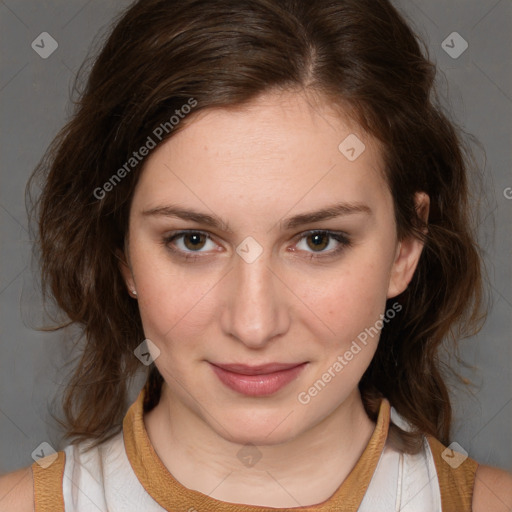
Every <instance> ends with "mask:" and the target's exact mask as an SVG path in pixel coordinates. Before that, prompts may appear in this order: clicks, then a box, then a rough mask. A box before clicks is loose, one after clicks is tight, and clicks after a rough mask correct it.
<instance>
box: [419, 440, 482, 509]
mask: <svg viewBox="0 0 512 512" xmlns="http://www.w3.org/2000/svg"><path fill="white" fill-rule="evenodd" d="M426 438H427V441H428V443H429V446H430V450H431V451H432V455H433V457H434V463H435V466H436V471H437V476H438V479H439V487H440V491H441V503H442V506H443V512H471V510H472V501H473V488H474V485H475V475H476V470H477V468H478V463H477V462H476V461H474V460H473V459H471V458H469V457H467V455H466V454H461V453H459V452H457V451H454V450H452V449H450V448H446V446H444V445H443V444H442V443H441V442H440V441H438V440H437V439H436V438H434V437H432V436H426Z"/></svg>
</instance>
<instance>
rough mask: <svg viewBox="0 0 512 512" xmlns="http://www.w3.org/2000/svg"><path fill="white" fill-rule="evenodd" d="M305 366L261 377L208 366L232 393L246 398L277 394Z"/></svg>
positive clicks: (304, 364)
mask: <svg viewBox="0 0 512 512" xmlns="http://www.w3.org/2000/svg"><path fill="white" fill-rule="evenodd" d="M306 364H307V363H303V364H301V365H299V366H294V367H293V368H290V369H289V370H281V371H279V372H274V373H266V374H261V375H242V374H240V373H234V372H228V371H227V370H224V369H223V368H219V367H218V366H215V365H213V364H212V365H210V366H211V367H212V369H213V371H214V372H215V374H216V375H217V377H218V378H219V379H220V381H221V382H222V383H223V384H225V385H226V386H227V387H228V388H231V389H232V390H233V391H237V392H238V393H242V394H243V395H247V396H268V395H272V394H274V393H277V391H279V390H280V389H282V388H284V387H285V386H286V385H287V384H289V383H290V382H291V381H292V380H294V379H296V378H297V377H298V375H299V374H300V372H301V371H302V370H303V369H304V367H305V366H306Z"/></svg>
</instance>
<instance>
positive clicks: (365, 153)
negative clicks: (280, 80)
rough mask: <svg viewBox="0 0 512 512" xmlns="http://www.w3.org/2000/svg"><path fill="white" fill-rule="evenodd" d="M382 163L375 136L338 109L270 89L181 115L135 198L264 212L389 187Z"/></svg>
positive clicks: (359, 198) (154, 202)
mask: <svg viewBox="0 0 512 512" xmlns="http://www.w3.org/2000/svg"><path fill="white" fill-rule="evenodd" d="M354 157H355V158H354ZM382 165H383V164H382V157H381V151H380V147H379V145H378V143H377V141H376V140H375V139H374V138H372V137H371V136H369V135H368V134H366V133H364V132H362V130H361V129H360V127H359V126H357V124H356V123H355V122H354V121H352V120H350V119H349V117H348V116H346V115H343V112H340V110H339V109H336V110H335V109H333V108H330V107H329V105H327V104H326V103H321V102H318V101H315V100H314V99H313V98H311V97H306V96H305V95H303V94H299V93H276V94H268V95H264V96H261V97H260V98H258V99H257V100H255V101H253V102H251V103H250V104H248V105H245V106H243V107H238V108H215V109H207V110H203V111H201V112H198V113H195V114H193V115H191V116H190V118H189V119H185V121H184V125H183V126H182V127H181V129H180V131H178V132H177V133H176V134H175V135H174V136H172V137H171V138H170V139H168V140H167V141H165V142H164V143H162V144H161V145H160V146H158V147H157V148H156V149H155V150H153V152H152V153H151V154H150V155H149V157H148V159H147V160H146V162H145V164H144V168H143V172H142V176H141V177H140V180H139V183H138V186H137V189H136V193H135V196H136V197H135V198H134V202H135V201H137V202H139V200H140V201H142V202H143V203H144V207H148V206H156V205H157V204H158V203H161V204H164V203H165V202H167V201H168V200H169V199H170V198H172V199H173V200H176V198H177V197H178V198H186V200H188V199H190V200H192V201H193V202H194V203H196V204H197V203H198V201H201V202H203V203H205V204H208V202H210V201H213V200H214V201H215V202H220V204H223V205H226V206H227V205H230V204H233V205H237V206H240V205H242V204H245V205H246V206H247V208H249V207H251V208H253V209H254V210H255V211H256V210H258V212H259V213H264V212H268V211H269V209H273V208H277V209H278V210H279V211H282V210H283V209H288V210H289V209H290V208H292V207H293V205H294V204H295V203H297V201H306V200H307V202H308V205H309V206H312V207H315V206H317V205H318V204H322V203H325V202H332V201H333V200H343V199H345V200H347V201H353V202H355V201H362V200H364V199H365V198H367V197H368V196H372V194H373V195H376V194H377V195H378V194H379V193H382V189H383V188H386V186H385V185H386V184H385V181H384V178H383V172H382ZM379 191H380V192H379ZM374 199H375V200H376V199H377V198H376V197H375V198H374ZM148 203H151V204H148Z"/></svg>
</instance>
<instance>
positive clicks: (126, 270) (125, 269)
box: [116, 249, 137, 297]
mask: <svg viewBox="0 0 512 512" xmlns="http://www.w3.org/2000/svg"><path fill="white" fill-rule="evenodd" d="M116 255H117V259H118V262H119V270H120V272H121V275H122V276H123V278H124V282H125V284H126V287H127V289H128V293H130V295H132V296H133V297H135V296H136V295H137V292H136V290H135V282H134V279H133V273H132V270H131V268H130V266H129V264H128V262H127V258H126V256H125V253H124V252H123V251H121V250H120V249H117V251H116Z"/></svg>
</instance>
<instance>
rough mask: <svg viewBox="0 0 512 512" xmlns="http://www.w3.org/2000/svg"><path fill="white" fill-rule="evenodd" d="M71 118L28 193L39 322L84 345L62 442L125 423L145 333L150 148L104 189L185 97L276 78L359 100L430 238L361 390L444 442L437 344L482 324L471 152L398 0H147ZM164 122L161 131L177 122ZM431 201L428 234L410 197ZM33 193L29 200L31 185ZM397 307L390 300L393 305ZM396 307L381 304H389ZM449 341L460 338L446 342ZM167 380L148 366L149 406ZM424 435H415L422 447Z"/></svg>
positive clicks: (414, 219) (406, 204)
mask: <svg viewBox="0 0 512 512" xmlns="http://www.w3.org/2000/svg"><path fill="white" fill-rule="evenodd" d="M90 60H91V61H92V66H91V68H90V70H87V71H84V67H82V68H81V69H80V74H79V76H78V78H77V82H76V83H75V89H76V90H77V91H78V89H79V85H78V84H79V80H80V77H81V76H82V74H83V72H86V73H87V79H86V80H85V82H84V83H85V87H83V90H81V91H78V98H77V99H76V100H74V111H73V114H72V116H71V117H70V120H69V121H68V122H67V124H66V125H65V126H64V127H63V128H62V129H61V131H60V132H59V133H58V134H57V136H56V137H55V139H54V140H53V142H52V144H51V145H50V146H49V148H48V150H47V152H46V153H45V155H44V156H43V158H42V159H41V161H40V162H39V164H38V165H37V167H36V168H35V170H34V172H33V174H32V176H31V178H30V180H29V183H28V185H27V189H30V188H31V183H32V182H33V181H35V180H36V179H38V180H39V181H40V183H41V188H42V189H41V191H40V194H39V196H38V198H37V200H36V201H33V200H32V199H31V208H30V217H31V219H35V224H36V225H35V227H34V228H33V230H34V232H35V233H36V236H35V238H36V242H37V245H36V254H37V257H38V264H39V265H40V268H41V277H42V280H41V284H42V293H43V298H44V301H45V304H48V301H52V302H53V305H54V306H57V308H58V309H59V310H60V311H62V312H63V313H64V314H65V320H64V321H61V322H55V324H54V325H53V326H50V327H47V328H46V329H47V330H57V329H62V328H63V327H66V326H69V325H77V326H79V327H80V330H81V333H82V337H83V339H84V344H83V347H82V349H81V351H80V356H79V360H78V362H77V363H76V364H75V366H74V369H73V373H72V375H71V378H70V379H69V382H67V384H66V389H65V394H64V397H63V411H64V414H65V419H57V421H58V422H59V423H60V424H61V425H62V426H63V427H64V429H65V434H64V436H65V438H67V439H70V440H71V442H73V443H76V442H79V441H83V440H86V439H91V440H92V441H93V443H92V444H91V447H92V446H96V445H97V444H99V443H101V442H103V441H106V440H107V439H109V438H111V437H112V436H113V435H115V434H116V433H118V432H119V431H120V430H121V428H122V419H123V416H124V414H125V413H126V408H127V405H128V404H127V397H128V390H129V386H128V384H129V380H130V378H131V377H133V376H134V375H135V374H136V372H137V371H138V370H140V368H141V365H140V362H139V360H138V359H137V358H136V357H134V353H133V352H134V349H135V348H136V347H137V346H138V345H139V344H140V342H141V340H143V339H144V332H143V327H142V323H141V319H140V315H139V311H138V307H137V302H136V301H135V300H134V299H132V298H130V296H129V295H128V294H127V292H126V285H125V282H124V280H123V278H122V275H121V272H120V270H119V258H118V256H117V254H118V250H122V249H123V246H124V240H125V235H126V234H127V228H128V214H129V209H130V204H131V198H132V196H133V192H134V189H135V186H136V184H137V180H138V177H139V175H140V172H141V169H142V167H143V163H144V159H143V158H142V159H141V161H140V162H138V163H137V164H136V165H134V166H133V169H130V172H126V173H124V174H123V179H122V180H119V182H118V183H116V184H115V186H113V187H112V189H111V190H110V191H109V193H108V194H103V196H104V197H101V198H98V197H97V196H98V193H96V194H95V193H94V191H95V190H96V191H97V190H98V188H101V187H103V186H104V184H106V183H107V182H109V180H110V179H111V178H112V176H113V174H114V173H115V171H116V170H118V169H120V168H122V166H123V165H124V164H125V163H126V162H127V161H129V159H130V158H131V157H132V156H133V152H134V151H136V150H137V149H138V148H140V147H141V146H143V145H144V143H145V142H146V141H147V137H148V135H150V134H151V133H153V130H154V129H155V127H157V126H160V125H162V123H166V122H168V121H169V119H170V117H171V116H172V115H173V114H174V113H176V111H177V110H179V109H180V108H181V107H182V106H183V105H184V104H186V103H187V102H188V101H189V100H190V98H194V100H195V101H196V102H197V103H196V106H195V107H194V112H193V113H192V114H190V117H189V118H188V119H190V120H192V119H193V114H194V113H196V112H199V111H201V110H204V109H209V108H214V107H219V108H228V107H232V106H239V105H244V104H247V103H248V102H250V101H251V100H252V99H254V98H256V97H257V96H259V95H261V94H264V93H265V92H268V91H271V90H309V91H314V92H315V93H318V94H319V95H320V96H321V97H323V98H325V99H327V101H328V102H329V103H330V104H332V105H338V106H340V107H342V108H343V109H344V110H345V111H347V109H348V111H349V114H350V116H351V118H353V119H354V120H355V121H356V122H357V123H358V124H359V126H361V128H362V129H364V130H365V131H366V132H367V133H369V134H370V135H372V136H374V137H376V138H377V139H378V140H379V141H380V143H381V145H382V148H383V156H384V162H385V176H386V180H387V182H388V184H389V188H390V190H391V193H392V196H393V202H394V213H395V218H396V224H397V234H398V238H399V239H403V238H404V237H406V236H411V235H412V236H416V237H417V238H419V239H421V240H422V241H423V242H424V249H423V252H422V255H421V258H420V260H419V263H418V267H417V269H416V272H415V274H414V276H413V279H412V281H411V283H410V284H409V287H408V288H407V289H406V290H405V291H404V292H403V293H402V294H400V295H399V296H398V297H395V298H393V299H390V300H393V301H398V302H399V303H400V304H401V305H402V311H401V313H400V315H399V316H400V319H399V320H395V321H393V322H390V323H389V324H388V325H386V326H385V327H384V329H383V330H382V333H381V337H380V342H379V345H378V348H377V351H376V354H375V356H374V358H373V360H372V362H371V364H370V366H369V368H368V369H367V371H366V372H365V373H364V375H363V377H362V379H361V381H360V383H359V388H360V391H361V395H362V399H363V403H364V405H365V408H366V411H367V413H368V415H369V416H370V417H371V418H372V419H375V418H376V416H377V413H378V404H379V402H380V399H381V397H383V396H384V397H386V398H388V399H389V401H390V402H391V404H392V405H393V406H394V407H395V409H396V410H397V411H398V412H399V413H400V414H401V415H403V416H404V417H405V419H407V420H408V421H409V422H410V423H411V424H412V425H413V426H414V427H415V429H416V432H413V433H411V434H407V433H404V432H403V431H401V430H400V429H398V427H394V426H393V427H392V429H391V434H392V435H394V436H395V438H396V439H401V440H402V444H403V446H404V449H408V450H411V451H412V450H414V449H415V448H414V446H416V447H417V444H418V443H417V442H416V441H417V440H418V439H419V436H420V433H424V434H427V435H432V436H435V437H436V438H437V439H439V440H440V441H441V442H443V443H445V444H448V441H449V437H450V427H451V421H452V409H451V404H450V397H449V393H448V387H447V384H446V376H445V375H444V371H443V365H442V362H441V357H440V350H441V347H442V346H443V343H444V342H445V341H447V340H448V341H449V340H452V341H453V342H457V341H458V340H459V339H461V338H463V337H467V336H470V335H473V334H475V333H476V332H478V331H479V330H480V328H481V325H482V321H483V320H484V318H485V315H486V313H485V311H484V308H483V295H484V288H483V279H482V276H483V264H482V258H481V256H480V249H479V247H478V244H477V242H476V225H475V224H476V223H475V217H474V215H473V213H474V212H473V211H472V208H473V203H472V202H471V199H472V198H471V190H470V180H469V170H470V167H471V165H470V164H471V162H470V160H471V158H470V152H469V150H468V149H467V147H466V144H465V143H464V141H463V138H462V136H461V130H460V128H458V127H457V126H456V125H455V123H454V122H453V121H451V120H450V119H449V116H448V115H447V114H446V113H445V112H444V109H443V107H442V102H440V101H439V99H438V93H437V92H436V86H435V78H436V68H435V66H434V64H433V63H432V62H431V61H430V60H429V57H428V52H427V50H426V48H425V47H424V44H423V43H422V42H421V40H420V39H419V38H418V36H417V35H416V34H415V33H414V32H413V30H412V29H411V28H410V26H409V25H408V23H407V22H406V21H405V19H404V18H403V16H402V15H401V14H400V13H399V12H398V11H397V10H396V9H395V7H393V5H392V4H391V3H390V2H389V1H388V0H315V1H311V0H250V1H249V0H140V1H137V2H134V3H133V4H132V5H130V6H129V7H128V8H126V9H125V10H124V11H123V12H122V13H121V14H120V15H119V16H118V18H116V19H115V20H114V22H113V23H112V26H111V28H109V31H108V34H107V36H106V37H105V40H104V41H103V42H102V44H101V47H100V50H99V52H98V54H97V55H96V56H95V57H94V58H92V59H90ZM186 122H187V119H185V122H184V123H183V122H181V123H179V124H178V125H177V126H176V128H175V129H173V130H169V131H168V133H167V132H166V133H164V136H163V137H162V138H161V141H159V143H162V142H164V141H165V140H167V139H169V138H170V137H172V136H173V135H174V134H175V133H177V132H178V131H179V130H180V129H181V128H182V127H183V126H184V125H186ZM418 191H424V192H426V193H427V194H428V195H429V196H430V212H429V217H428V231H427V232H426V233H425V232H424V228H425V224H424V223H423V222H422V220H421V219H420V217H419V215H418V212H416V210H415V203H414V195H415V193H416V192H418ZM28 196H30V198H32V194H30V193H29V194H28ZM388 302H389V301H388ZM389 305H390V304H388V306H389ZM455 345H456V343H454V346H455ZM162 381H163V379H162V376H161V375H160V374H159V372H158V370H157V368H156V367H155V365H151V366H150V367H148V369H147V378H146V384H145V387H146V401H145V404H144V408H145V410H146V411H148V410H150V409H151V408H152V407H154V406H155V405H156V404H157V403H158V401H159V398H160V390H161V385H162ZM415 443H416V444H415Z"/></svg>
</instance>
